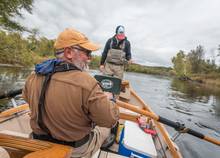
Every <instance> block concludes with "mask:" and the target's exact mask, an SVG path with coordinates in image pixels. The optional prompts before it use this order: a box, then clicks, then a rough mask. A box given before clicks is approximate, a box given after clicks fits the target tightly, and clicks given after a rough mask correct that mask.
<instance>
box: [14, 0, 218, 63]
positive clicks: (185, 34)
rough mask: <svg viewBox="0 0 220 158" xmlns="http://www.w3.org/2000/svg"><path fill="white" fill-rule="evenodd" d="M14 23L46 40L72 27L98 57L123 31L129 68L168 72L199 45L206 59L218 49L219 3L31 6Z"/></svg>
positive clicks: (89, 0) (42, 0)
mask: <svg viewBox="0 0 220 158" xmlns="http://www.w3.org/2000/svg"><path fill="white" fill-rule="evenodd" d="M18 21H20V22H21V23H22V24H23V25H25V26H26V27H29V28H37V29H39V32H40V36H45V37H47V38H49V39H54V38H56V37H57V35H58V34H59V33H60V32H61V31H63V30H64V29H65V28H67V27H73V28H75V29H77V30H79V31H80V32H83V33H85V34H86V35H87V36H88V37H89V39H90V40H93V41H95V42H97V43H99V44H100V45H101V46H102V48H101V49H100V51H97V52H96V53H95V54H97V55H100V54H101V52H102V50H103V47H104V45H105V42H106V40H107V39H108V38H110V37H112V36H113V35H114V32H115V28H116V26H117V25H124V26H125V31H126V36H127V37H128V39H129V40H130V42H131V50H132V58H133V60H134V62H136V63H140V64H145V65H150V66H172V63H171V58H172V57H173V56H175V55H176V53H177V52H178V51H179V50H184V51H186V52H189V51H190V50H191V49H195V48H196V46H198V45H199V44H200V45H202V46H204V48H205V50H206V56H207V58H210V57H213V56H215V55H216V54H217V47H218V45H219V44H220V1H219V0H111V1H110V0H35V2H34V6H33V13H32V14H28V13H26V12H24V19H18ZM217 60H219V59H217ZM217 62H218V61H217Z"/></svg>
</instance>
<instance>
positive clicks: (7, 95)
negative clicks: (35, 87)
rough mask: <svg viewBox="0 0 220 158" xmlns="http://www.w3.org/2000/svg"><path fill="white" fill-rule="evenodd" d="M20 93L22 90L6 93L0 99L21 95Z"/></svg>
mask: <svg viewBox="0 0 220 158" xmlns="http://www.w3.org/2000/svg"><path fill="white" fill-rule="evenodd" d="M21 93H22V89H18V90H14V91H10V92H6V93H3V94H1V95H0V99H4V98H7V97H14V96H16V95H18V94H21Z"/></svg>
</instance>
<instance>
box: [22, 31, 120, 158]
mask: <svg viewBox="0 0 220 158" xmlns="http://www.w3.org/2000/svg"><path fill="white" fill-rule="evenodd" d="M54 47H55V55H56V57H57V58H56V59H51V60H47V61H45V62H43V63H41V64H37V65H36V67H35V73H32V74H31V75H30V76H29V77H28V78H27V80H26V83H25V87H24V89H23V97H24V99H25V100H26V101H27V103H28V104H29V106H30V109H31V115H30V116H31V119H30V125H31V128H32V130H33V138H35V139H40V140H46V141H51V142H54V143H59V144H64V145H69V146H72V147H73V148H74V150H73V154H72V157H91V156H92V155H93V154H94V153H95V152H96V151H97V150H98V149H99V148H100V146H101V145H102V143H103V142H104V140H105V139H106V138H107V137H108V136H109V134H110V128H111V127H113V126H114V125H115V124H116V122H117V120H118V119H119V111H118V109H117V108H116V106H115V105H114V103H113V102H112V101H110V99H112V95H111V94H110V93H104V92H103V91H102V89H101V88H100V86H99V84H98V82H97V81H96V80H95V79H94V78H93V77H92V76H90V75H89V74H88V73H87V72H85V71H84V69H85V68H86V66H87V64H88V61H89V60H90V59H91V52H92V51H96V50H98V49H99V47H98V46H97V45H96V44H94V43H92V42H91V41H89V40H88V38H87V37H86V36H85V35H83V34H82V33H80V32H78V31H76V30H74V29H66V30H64V31H63V32H62V33H60V35H59V36H58V38H57V39H56V41H55V44H54Z"/></svg>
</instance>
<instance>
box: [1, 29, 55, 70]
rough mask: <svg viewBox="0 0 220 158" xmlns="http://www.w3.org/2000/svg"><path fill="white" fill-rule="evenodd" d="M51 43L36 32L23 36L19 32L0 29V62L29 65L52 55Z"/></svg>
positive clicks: (52, 42)
mask: <svg viewBox="0 0 220 158" xmlns="http://www.w3.org/2000/svg"><path fill="white" fill-rule="evenodd" d="M53 44H54V40H50V39H47V38H45V37H37V36H36V32H34V33H32V34H31V35H29V36H28V37H26V38H24V37H22V34H21V33H20V32H8V31H0V54H1V55H0V63H3V64H14V65H15V64H17V65H23V66H31V65H33V64H36V63H38V62H40V61H41V60H43V59H46V58H48V57H50V56H52V55H53Z"/></svg>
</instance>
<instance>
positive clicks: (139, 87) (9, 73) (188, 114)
mask: <svg viewBox="0 0 220 158" xmlns="http://www.w3.org/2000/svg"><path fill="white" fill-rule="evenodd" d="M29 73H30V70H26V69H21V68H4V67H0V94H1V93H2V92H4V91H9V90H13V89H18V88H21V87H22V86H23V85H24V81H25V78H26V77H27V75H28V74H29ZM96 73H97V71H92V72H91V74H92V75H93V74H96ZM125 79H127V80H129V81H130V83H131V85H132V87H133V89H134V90H135V91H136V92H137V93H138V94H139V96H140V97H141V98H142V99H143V100H144V101H145V102H146V103H147V104H148V105H150V107H151V108H152V109H153V110H154V112H155V113H156V114H158V115H160V116H162V117H166V118H167V119H170V120H173V121H178V122H181V123H184V124H185V125H186V127H190V128H192V129H194V130H196V131H198V132H201V133H203V134H204V135H208V136H210V137H213V138H216V139H218V140H220V89H219V88H216V87H204V86H201V85H199V84H196V83H188V82H183V81H179V80H176V79H172V78H169V77H161V76H155V75H154V76H152V75H146V74H138V73H126V74H125ZM10 107H12V104H11V102H10V101H9V100H7V99H4V100H0V111H3V110H4V109H5V108H10ZM167 130H168V132H169V133H170V135H171V136H173V135H174V134H175V133H176V131H175V130H173V129H172V128H170V127H167ZM175 142H176V143H177V145H178V146H179V148H180V150H181V153H182V154H183V157H184V158H207V157H212V158H219V157H220V147H218V146H216V145H213V144H211V143H209V142H206V141H204V140H201V139H199V138H196V137H194V136H191V135H188V134H181V135H180V136H179V137H178V138H177V139H176V141H175Z"/></svg>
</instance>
